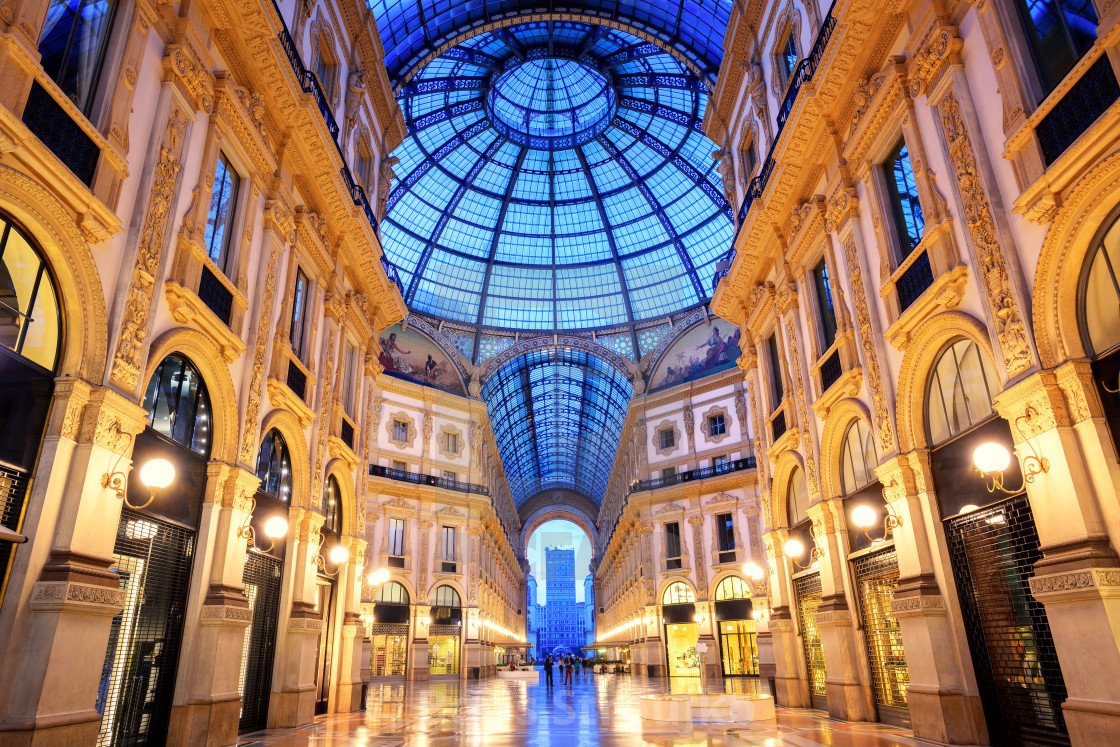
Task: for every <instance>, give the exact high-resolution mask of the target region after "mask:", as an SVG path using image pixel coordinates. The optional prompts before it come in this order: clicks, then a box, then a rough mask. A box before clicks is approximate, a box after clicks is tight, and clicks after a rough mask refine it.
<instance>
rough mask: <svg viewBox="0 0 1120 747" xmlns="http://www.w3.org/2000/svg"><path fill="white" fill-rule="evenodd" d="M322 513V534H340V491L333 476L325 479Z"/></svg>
mask: <svg viewBox="0 0 1120 747" xmlns="http://www.w3.org/2000/svg"><path fill="white" fill-rule="evenodd" d="M323 513H324V515H325V516H326V520H325V521H324V522H323V532H324V533H328V534H333V535H335V536H338V535H340V534H342V491H341V490H339V487H338V480H336V479H335V478H334V475H331V476H329V477H328V478H327V486H326V489H325V490H324V491H323Z"/></svg>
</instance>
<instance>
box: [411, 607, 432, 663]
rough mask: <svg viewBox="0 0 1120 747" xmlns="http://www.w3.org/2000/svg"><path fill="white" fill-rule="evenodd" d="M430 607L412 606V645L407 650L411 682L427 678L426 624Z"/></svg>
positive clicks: (429, 620) (429, 623)
mask: <svg viewBox="0 0 1120 747" xmlns="http://www.w3.org/2000/svg"><path fill="white" fill-rule="evenodd" d="M431 614H432V608H431V607H429V606H428V605H426V604H416V605H413V606H412V631H413V632H412V646H411V649H410V650H409V652H408V679H409V680H410V681H412V682H426V681H427V680H428V626H429V625H431V619H432V618H431Z"/></svg>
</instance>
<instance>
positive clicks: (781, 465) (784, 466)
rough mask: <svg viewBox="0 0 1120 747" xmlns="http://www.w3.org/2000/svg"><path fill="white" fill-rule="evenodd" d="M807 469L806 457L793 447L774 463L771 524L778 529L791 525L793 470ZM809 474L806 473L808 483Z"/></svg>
mask: <svg viewBox="0 0 1120 747" xmlns="http://www.w3.org/2000/svg"><path fill="white" fill-rule="evenodd" d="M795 469H800V470H801V471H802V472H804V471H805V457H803V456H801V452H799V451H794V450H792V449H790V450H788V451H784V452H782V455H781V456H779V457H778V459H777V461H776V462H775V463H774V471H773V477H772V478H771V482H770V526H771V528H774V529H777V528H779V527H788V526H789V479H790V477H792V476H793V471H794V470H795ZM808 479H809V476H808V474H806V475H805V480H806V483H808Z"/></svg>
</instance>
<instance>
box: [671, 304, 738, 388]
mask: <svg viewBox="0 0 1120 747" xmlns="http://www.w3.org/2000/svg"><path fill="white" fill-rule="evenodd" d="M742 352H743V351H742V350H740V349H739V328H738V327H736V326H735V325H734V324H732V323H731V322H728V321H725V320H723V319H720V318H718V317H716V318H713V319H712V320H711V321H710V322H700V323H699V324H697V325H696V326H695V327H693V328H692V329H690V330H688V331H687V332H685V333H684V335H682V336H681V337H680V339H678V340H677V341H676V342H674V343H673V345H672V346H671V347H670V348H669V350H668V351H667V352H666V353H665V355H663V356H662V357H661V361H660V362H659V363H658V366H657V370H656V371H654V373H653V376H652V377H650V389H651V390H654V389H664V388H665V387H670V386H674V385H676V384H682V383H684V382H686V381H696V380H697V379H702V378H704V377H705V376H710V375H711V374H714V373H717V372H719V371H725V370H727V369H728V368H731V367H732V366H734V365H736V364H735V361H736V360H737V359H738V358H739V356H740V355H741V354H742Z"/></svg>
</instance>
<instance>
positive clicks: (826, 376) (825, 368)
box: [821, 349, 844, 392]
mask: <svg viewBox="0 0 1120 747" xmlns="http://www.w3.org/2000/svg"><path fill="white" fill-rule="evenodd" d="M842 373H844V371H843V368H842V367H841V365H840V350H839V349H836V350H833V351H832V355H830V356H828V357H827V358H825V360H824V363H822V364H821V392H827V391H828V390H829V389H831V388H832V385H833V384H835V383H836V382H837V381H839V380H840V375H841V374H842Z"/></svg>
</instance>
